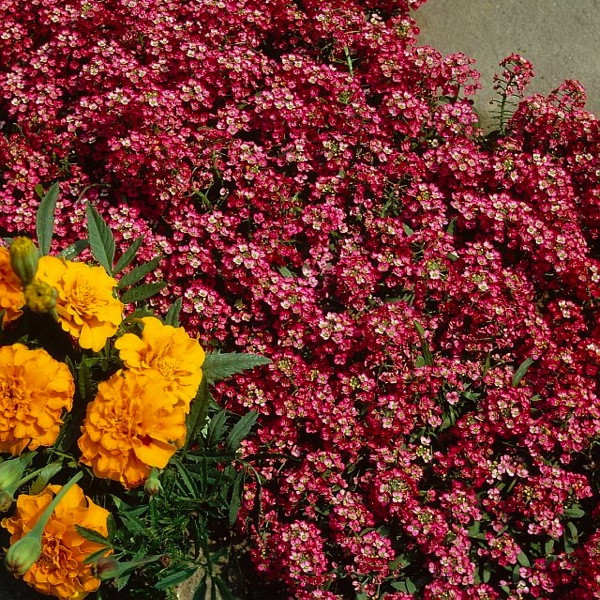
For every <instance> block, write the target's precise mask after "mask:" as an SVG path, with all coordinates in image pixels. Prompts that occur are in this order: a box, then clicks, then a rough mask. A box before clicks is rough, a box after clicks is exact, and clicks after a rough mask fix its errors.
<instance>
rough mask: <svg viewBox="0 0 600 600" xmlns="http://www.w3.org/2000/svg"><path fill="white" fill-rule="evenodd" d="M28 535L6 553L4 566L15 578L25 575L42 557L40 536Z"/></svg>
mask: <svg viewBox="0 0 600 600" xmlns="http://www.w3.org/2000/svg"><path fill="white" fill-rule="evenodd" d="M32 533H33V532H30V533H28V534H27V535H26V536H25V537H22V538H21V539H20V540H17V541H16V542H15V543H14V544H13V545H12V546H11V547H10V548H9V549H8V551H7V553H6V556H5V557H4V564H5V565H6V568H7V570H8V571H10V572H11V573H12V574H13V575H15V576H16V577H21V576H22V575H25V573H27V571H29V569H30V568H31V567H32V566H33V564H34V563H35V562H37V560H38V559H39V558H40V556H41V555H42V540H41V539H40V538H41V535H39V534H32Z"/></svg>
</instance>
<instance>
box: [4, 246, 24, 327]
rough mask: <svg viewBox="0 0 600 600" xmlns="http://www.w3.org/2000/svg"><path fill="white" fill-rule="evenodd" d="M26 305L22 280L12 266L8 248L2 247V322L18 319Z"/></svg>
mask: <svg viewBox="0 0 600 600" xmlns="http://www.w3.org/2000/svg"><path fill="white" fill-rule="evenodd" d="M23 306H25V293H24V291H23V286H22V285H21V280H20V279H19V278H18V277H17V274H16V273H15V272H14V271H13V270H12V267H11V266H10V253H9V251H8V248H3V247H0V312H1V311H4V317H3V319H2V323H3V324H4V325H6V324H7V323H10V322H11V321H14V320H15V319H18V318H19V317H20V316H21V315H22V314H23V311H22V310H21V309H22V308H23Z"/></svg>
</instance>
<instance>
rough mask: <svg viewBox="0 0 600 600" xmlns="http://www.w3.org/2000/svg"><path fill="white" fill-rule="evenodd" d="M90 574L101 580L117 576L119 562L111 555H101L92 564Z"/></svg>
mask: <svg viewBox="0 0 600 600" xmlns="http://www.w3.org/2000/svg"><path fill="white" fill-rule="evenodd" d="M92 575H93V576H94V577H96V578H97V579H101V580H102V581H107V580H108V579H115V578H116V577H118V576H119V563H118V562H117V560H116V559H115V558H113V557H112V556H108V557H106V556H102V557H101V558H99V559H98V560H97V561H96V562H95V563H94V564H93V565H92Z"/></svg>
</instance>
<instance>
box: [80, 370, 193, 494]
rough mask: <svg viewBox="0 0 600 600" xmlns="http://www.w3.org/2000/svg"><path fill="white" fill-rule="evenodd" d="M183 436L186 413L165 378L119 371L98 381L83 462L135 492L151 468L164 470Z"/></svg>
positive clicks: (87, 420)
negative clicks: (133, 488) (167, 385)
mask: <svg viewBox="0 0 600 600" xmlns="http://www.w3.org/2000/svg"><path fill="white" fill-rule="evenodd" d="M184 436H185V412H184V410H183V407H181V406H180V405H179V403H178V401H177V397H176V396H174V395H173V394H172V393H170V392H169V390H168V389H167V387H166V386H165V383H164V380H163V379H162V378H160V377H158V376H156V375H154V376H152V375H148V374H142V373H136V372H133V371H119V372H117V373H115V374H114V375H113V376H112V377H111V378H110V379H108V380H107V381H104V382H102V383H100V385H99V386H98V395H97V396H96V398H95V399H94V400H93V401H92V402H91V403H90V404H89V405H88V408H87V414H86V418H85V421H84V423H83V426H82V436H81V437H80V438H79V448H80V450H81V454H82V455H81V462H83V463H84V464H86V465H89V466H91V467H92V468H93V469H94V474H95V475H96V477H104V478H108V479H114V480H116V481H120V482H121V483H122V484H123V485H124V486H125V487H127V488H132V487H135V486H137V485H139V484H141V483H142V482H143V481H144V480H145V479H146V478H147V477H148V476H149V474H150V471H151V469H152V467H158V468H159V469H163V468H164V467H165V466H166V465H167V463H168V462H169V459H170V458H171V456H172V455H173V454H174V453H175V451H176V450H177V446H176V445H175V444H174V443H173V441H174V440H180V439H181V438H183V437H184Z"/></svg>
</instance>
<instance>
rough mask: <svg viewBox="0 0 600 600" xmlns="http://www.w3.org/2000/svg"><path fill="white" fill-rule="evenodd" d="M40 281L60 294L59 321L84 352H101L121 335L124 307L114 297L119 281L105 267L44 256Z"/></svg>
mask: <svg viewBox="0 0 600 600" xmlns="http://www.w3.org/2000/svg"><path fill="white" fill-rule="evenodd" d="M37 278H38V279H39V280H41V281H43V282H45V283H47V284H48V285H51V286H52V287H53V288H55V289H56V291H57V292H58V299H57V304H56V312H57V314H58V320H59V321H60V324H61V326H62V328H63V329H64V330H65V331H66V332H68V333H70V334H71V335H72V336H73V337H74V338H77V339H78V340H79V345H80V346H81V347H82V348H90V349H92V350H93V351H94V352H98V351H99V350H101V349H102V348H103V346H104V344H105V343H106V340H107V339H108V338H109V337H111V336H113V335H114V334H115V333H116V332H117V328H118V326H119V325H120V323H121V320H122V318H123V304H122V302H120V301H119V300H118V299H117V298H115V297H114V294H113V292H114V289H115V287H116V286H117V281H116V280H115V279H113V278H112V277H110V276H109V275H108V274H107V273H106V271H105V270H104V269H103V268H102V267H91V266H89V265H86V264H85V263H78V262H72V261H68V260H64V259H60V258H56V257H54V256H43V257H42V258H40V262H39V266H38V272H37Z"/></svg>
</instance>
